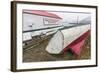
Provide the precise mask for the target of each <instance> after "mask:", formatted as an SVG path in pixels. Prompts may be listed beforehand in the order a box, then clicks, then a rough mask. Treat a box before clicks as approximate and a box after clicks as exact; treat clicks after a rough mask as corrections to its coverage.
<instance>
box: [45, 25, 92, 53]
mask: <svg viewBox="0 0 100 73" xmlns="http://www.w3.org/2000/svg"><path fill="white" fill-rule="evenodd" d="M88 30H90V24H87V25H80V26H75V27H71V28H68V29H61V30H59V31H58V32H57V33H56V34H55V35H54V36H53V37H52V38H51V40H50V42H49V43H48V45H47V47H46V51H47V52H48V53H50V54H59V53H61V52H62V51H63V50H64V48H65V47H67V46H68V45H69V44H71V43H72V42H73V41H75V40H76V39H78V38H79V37H80V36H82V35H83V34H84V33H86V32H87V31H88Z"/></svg>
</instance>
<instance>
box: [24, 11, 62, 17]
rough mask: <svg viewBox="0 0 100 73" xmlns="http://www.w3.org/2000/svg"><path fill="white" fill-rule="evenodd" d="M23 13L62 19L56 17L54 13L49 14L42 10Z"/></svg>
mask: <svg viewBox="0 0 100 73" xmlns="http://www.w3.org/2000/svg"><path fill="white" fill-rule="evenodd" d="M24 13H29V14H35V15H40V16H46V17H52V18H57V19H62V18H61V17H59V16H58V15H56V14H54V13H50V12H47V11H43V10H24Z"/></svg>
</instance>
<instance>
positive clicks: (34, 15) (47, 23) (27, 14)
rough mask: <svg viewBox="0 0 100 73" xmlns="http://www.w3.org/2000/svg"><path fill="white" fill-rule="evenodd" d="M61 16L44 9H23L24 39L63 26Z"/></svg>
mask: <svg viewBox="0 0 100 73" xmlns="http://www.w3.org/2000/svg"><path fill="white" fill-rule="evenodd" d="M61 19H62V18H61V17H59V16H58V15H56V14H53V13H50V12H47V11H42V10H23V41H27V40H30V39H31V38H32V36H35V35H39V34H41V33H46V32H48V31H52V30H54V29H58V28H61V26H62V24H61Z"/></svg>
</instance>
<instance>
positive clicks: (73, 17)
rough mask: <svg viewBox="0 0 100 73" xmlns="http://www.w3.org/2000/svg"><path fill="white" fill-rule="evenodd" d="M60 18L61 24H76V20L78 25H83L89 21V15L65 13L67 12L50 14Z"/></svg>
mask: <svg viewBox="0 0 100 73" xmlns="http://www.w3.org/2000/svg"><path fill="white" fill-rule="evenodd" d="M51 13H54V14H56V15H58V16H60V17H61V18H62V20H63V21H62V22H68V23H77V19H78V22H79V23H83V22H85V21H90V20H91V14H90V13H67V12H51Z"/></svg>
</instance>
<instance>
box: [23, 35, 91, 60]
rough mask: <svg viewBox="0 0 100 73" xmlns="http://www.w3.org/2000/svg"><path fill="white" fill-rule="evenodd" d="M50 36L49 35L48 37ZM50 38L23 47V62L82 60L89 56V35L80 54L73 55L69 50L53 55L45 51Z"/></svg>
mask: <svg viewBox="0 0 100 73" xmlns="http://www.w3.org/2000/svg"><path fill="white" fill-rule="evenodd" d="M50 38H51V37H50ZM50 38H48V39H46V40H43V41H42V42H41V43H39V45H36V46H34V47H32V46H31V47H28V48H23V62H40V61H63V60H82V59H90V58H91V48H90V36H89V37H88V38H87V40H86V42H85V44H84V46H83V47H82V51H81V54H80V55H79V56H75V55H73V54H72V52H70V51H66V52H65V53H63V54H59V55H54V54H49V53H48V52H46V50H45V47H46V46H47V44H48V42H49V40H50Z"/></svg>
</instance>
